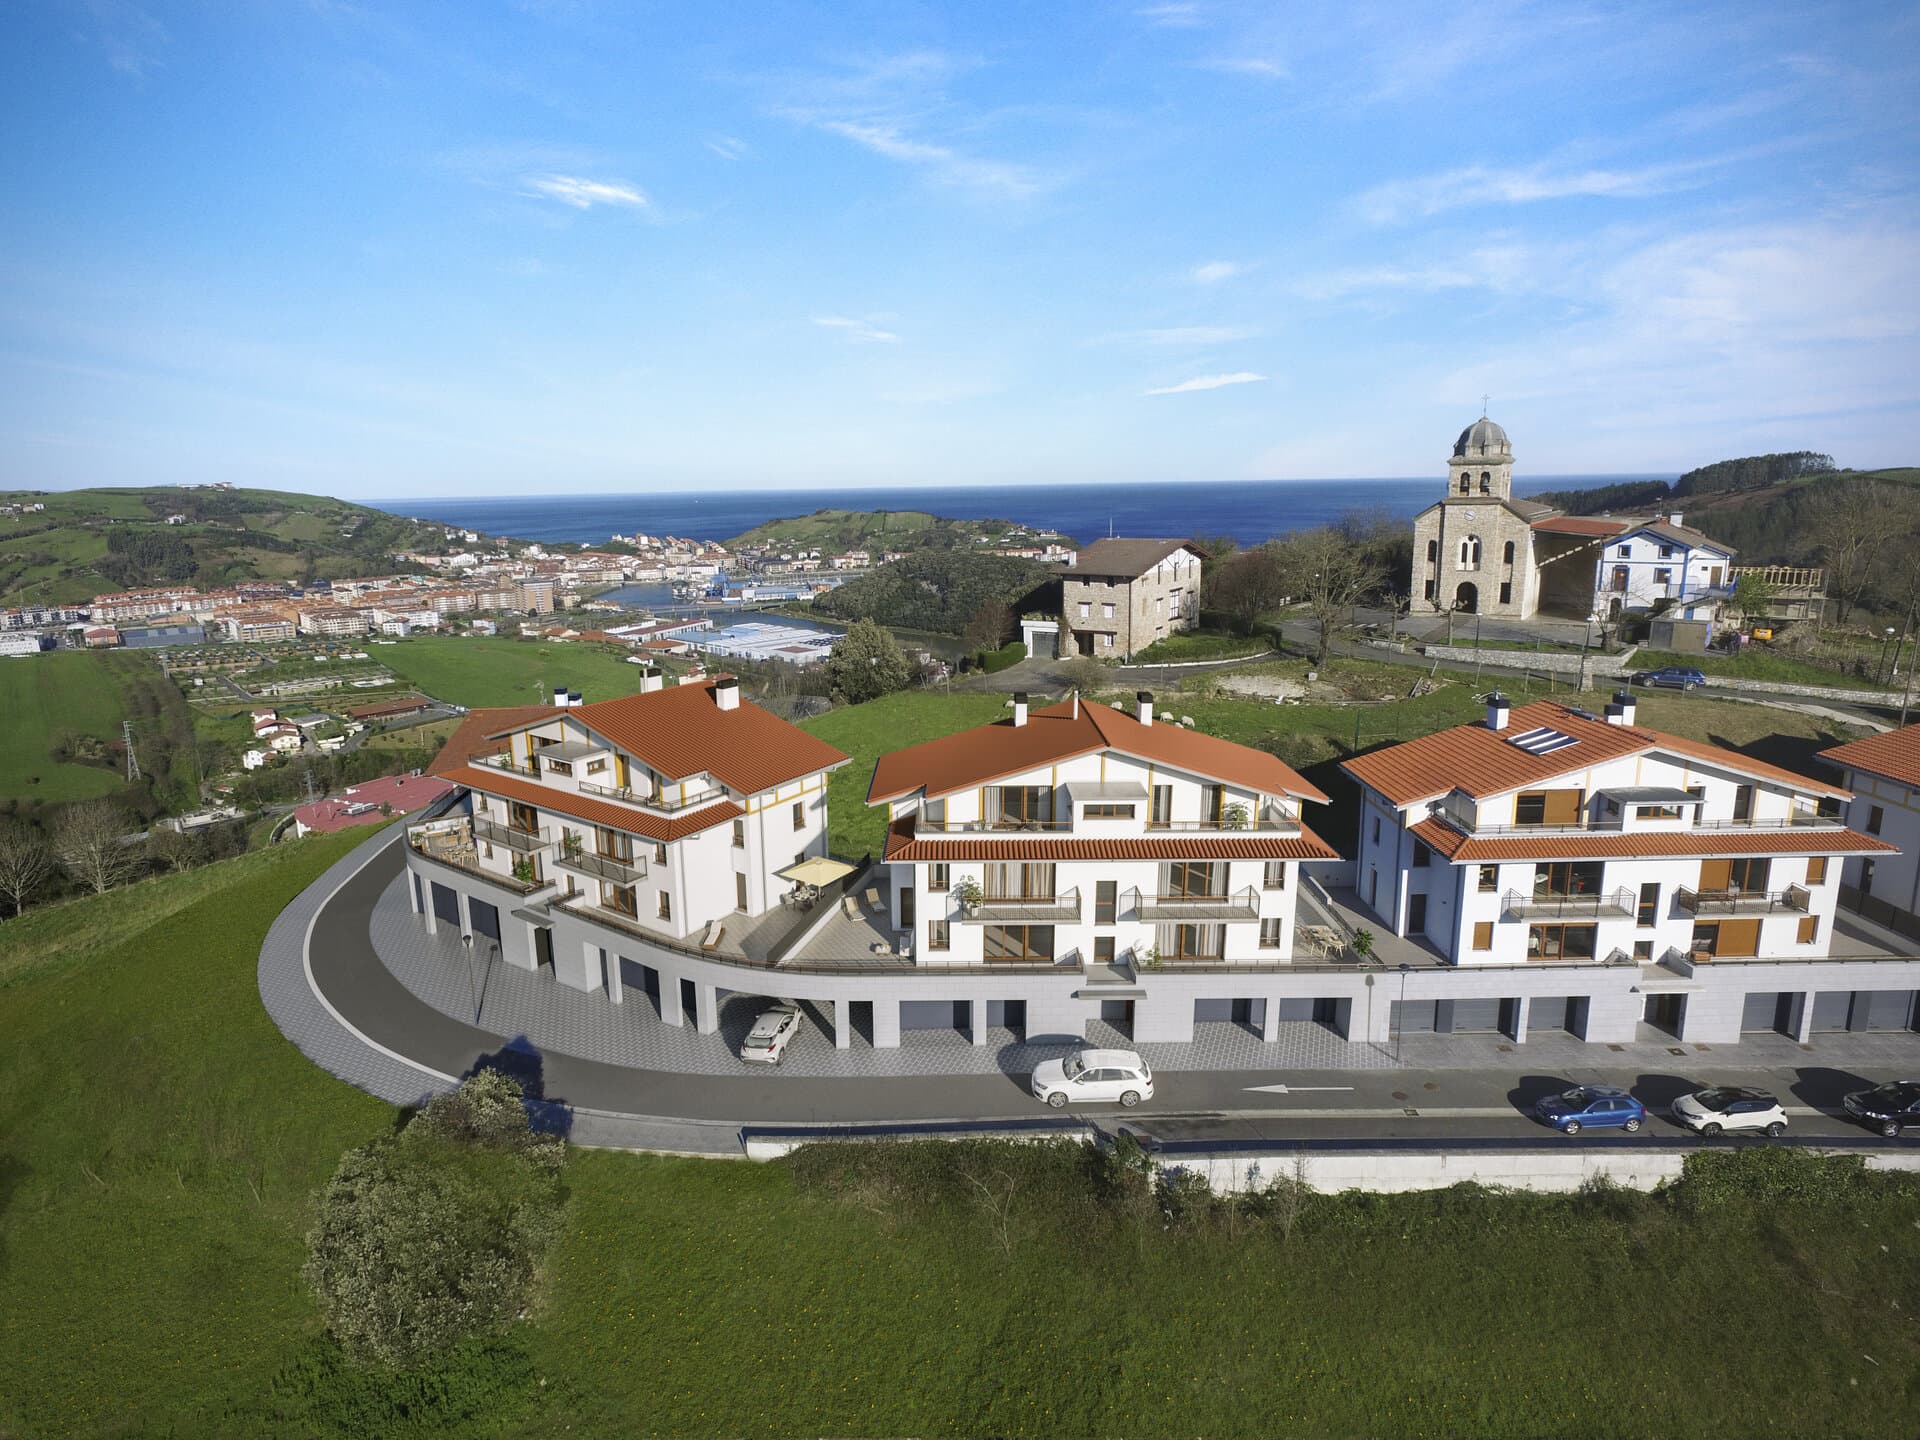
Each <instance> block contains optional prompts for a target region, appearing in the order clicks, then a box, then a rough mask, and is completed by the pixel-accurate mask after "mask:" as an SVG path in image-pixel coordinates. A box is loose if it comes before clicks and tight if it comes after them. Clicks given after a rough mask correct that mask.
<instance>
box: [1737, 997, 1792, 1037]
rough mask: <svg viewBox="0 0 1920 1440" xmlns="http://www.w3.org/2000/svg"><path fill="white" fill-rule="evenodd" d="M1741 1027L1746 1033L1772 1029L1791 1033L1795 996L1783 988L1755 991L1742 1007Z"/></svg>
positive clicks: (1783, 1033)
mask: <svg viewBox="0 0 1920 1440" xmlns="http://www.w3.org/2000/svg"><path fill="white" fill-rule="evenodd" d="M1740 1029H1741V1031H1742V1033H1744V1034H1753V1033H1755V1032H1758V1031H1768V1030H1771V1031H1776V1032H1778V1033H1779V1034H1782V1035H1791V1034H1792V1033H1793V996H1791V995H1790V994H1788V993H1787V992H1785V991H1783V990H1755V991H1753V992H1752V993H1750V994H1749V995H1748V996H1747V999H1746V1003H1745V1004H1744V1006H1742V1008H1741V1011H1740Z"/></svg>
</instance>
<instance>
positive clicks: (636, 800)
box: [579, 780, 727, 813]
mask: <svg viewBox="0 0 1920 1440" xmlns="http://www.w3.org/2000/svg"><path fill="white" fill-rule="evenodd" d="M579 784H580V793H581V794H583V795H604V796H606V797H607V799H609V800H618V801H621V802H622V803H623V804H627V805H638V806H640V807H641V808H642V809H646V810H664V811H667V812H669V813H671V812H673V811H676V810H689V809H691V808H693V807H694V806H695V805H713V804H717V803H719V802H720V801H722V800H724V799H726V798H727V790H726V787H725V786H724V785H709V786H707V787H705V788H704V789H701V790H695V791H691V792H689V793H688V794H685V795H680V794H677V793H675V787H669V788H667V789H665V790H629V789H626V788H625V787H624V786H620V785H598V784H595V783H594V782H593V781H591V780H582V781H580V782H579Z"/></svg>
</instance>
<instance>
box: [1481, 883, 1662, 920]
mask: <svg viewBox="0 0 1920 1440" xmlns="http://www.w3.org/2000/svg"><path fill="white" fill-rule="evenodd" d="M1502 908H1503V909H1504V910H1505V912H1506V913H1507V914H1509V915H1513V916H1517V917H1518V918H1520V919H1522V920H1554V919H1559V918H1561V917H1563V916H1581V917H1584V918H1588V919H1598V918H1603V917H1604V918H1608V919H1624V918H1628V917H1631V916H1632V914H1633V913H1634V897H1633V892H1632V891H1631V890H1628V889H1627V888H1626V887H1624V886H1622V887H1621V888H1620V889H1618V890H1595V891H1593V892H1591V893H1590V894H1588V893H1583V894H1578V895H1544V894H1536V895H1525V894H1522V893H1521V892H1520V891H1518V890H1509V891H1508V892H1507V893H1506V896H1505V898H1504V900H1503V901H1502Z"/></svg>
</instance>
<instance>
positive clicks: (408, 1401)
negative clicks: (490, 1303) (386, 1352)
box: [237, 1335, 543, 1440]
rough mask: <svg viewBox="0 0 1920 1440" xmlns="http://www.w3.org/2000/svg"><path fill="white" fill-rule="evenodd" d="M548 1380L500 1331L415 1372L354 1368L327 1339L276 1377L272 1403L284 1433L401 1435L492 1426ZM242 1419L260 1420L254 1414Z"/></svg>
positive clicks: (515, 1413)
mask: <svg viewBox="0 0 1920 1440" xmlns="http://www.w3.org/2000/svg"><path fill="white" fill-rule="evenodd" d="M542 1384H543V1382H542V1381H541V1380H540V1379H539V1378H538V1377H537V1376H536V1375H535V1373H534V1366H533V1358H532V1357H531V1356H530V1355H528V1354H527V1352H526V1350H525V1348H524V1347H523V1346H521V1344H520V1343H519V1342H518V1341H517V1340H513V1339H510V1338H506V1337H502V1336H498V1335H489V1336H486V1337H484V1338H481V1339H477V1340H468V1341H465V1342H464V1343H462V1344H459V1345H456V1346H454V1347H453V1348H452V1349H451V1350H448V1351H447V1352H446V1353H445V1354H443V1355H438V1356H435V1357H434V1358H433V1359H432V1360H430V1361H428V1362H427V1363H426V1364H423V1365H421V1366H419V1367H417V1368H414V1369H410V1370H390V1369H388V1368H386V1367H385V1366H368V1365H356V1364H354V1363H353V1362H352V1360H350V1359H349V1358H348V1356H347V1354H346V1352H345V1351H344V1350H342V1349H341V1348H340V1346H339V1345H337V1344H335V1343H334V1342H333V1341H332V1340H330V1339H326V1338H324V1337H322V1338H320V1339H317V1340H315V1341H313V1342H312V1343H311V1344H310V1345H308V1346H307V1348H306V1349H304V1350H302V1351H301V1352H299V1354H298V1355H296V1356H295V1358H294V1359H293V1360H292V1361H291V1362H290V1363H289V1364H287V1365H286V1366H284V1367H283V1368H282V1369H281V1370H280V1372H279V1373H278V1374H277V1375H275V1376H274V1377H273V1382H272V1390H271V1392H270V1398H269V1405H270V1413H271V1415H272V1417H273V1420H274V1422H275V1430H276V1432H278V1433H282V1434H301V1435H309V1434H310V1435H319V1436H328V1437H331V1436H339V1437H342V1440H361V1437H364V1436H369V1435H378V1436H381V1437H383V1440H385V1437H391V1440H400V1437H408V1436H416V1435H451V1434H473V1433H474V1432H475V1430H476V1429H477V1428H478V1427H481V1426H486V1427H487V1428H488V1429H489V1431H490V1430H491V1428H492V1427H493V1426H496V1425H498V1424H500V1423H501V1422H502V1421H505V1420H512V1419H516V1418H519V1417H521V1416H523V1415H524V1414H525V1413H526V1412H527V1411H528V1410H530V1409H531V1408H532V1407H533V1405H534V1404H535V1402H536V1401H537V1400H538V1398H539V1396H540V1393H541V1386H542ZM237 1418H244V1419H246V1420H249V1421H251V1420H254V1419H257V1417H256V1416H254V1415H253V1413H252V1412H251V1411H249V1412H248V1413H247V1415H246V1416H244V1417H237Z"/></svg>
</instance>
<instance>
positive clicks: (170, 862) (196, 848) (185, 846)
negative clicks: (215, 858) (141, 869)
mask: <svg viewBox="0 0 1920 1440" xmlns="http://www.w3.org/2000/svg"><path fill="white" fill-rule="evenodd" d="M147 853H148V854H149V855H151V856H152V857H153V858H154V859H156V860H158V861H159V862H160V863H161V864H162V865H164V866H166V867H167V868H168V869H169V870H191V869H192V868H193V867H194V866H196V865H199V864H202V863H204V861H205V858H206V857H205V854H204V851H203V848H202V846H201V843H200V839H199V837H198V836H195V835H188V834H187V833H185V832H184V831H181V830H176V829H174V828H173V827H172V826H171V825H155V826H154V827H153V829H152V830H151V831H149V832H148V834H147Z"/></svg>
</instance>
